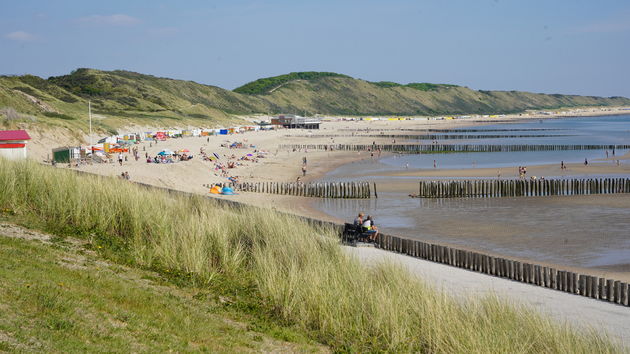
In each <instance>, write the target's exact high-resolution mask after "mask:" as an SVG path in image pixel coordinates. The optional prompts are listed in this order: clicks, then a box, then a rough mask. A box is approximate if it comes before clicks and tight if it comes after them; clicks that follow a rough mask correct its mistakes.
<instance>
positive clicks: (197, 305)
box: [0, 227, 325, 353]
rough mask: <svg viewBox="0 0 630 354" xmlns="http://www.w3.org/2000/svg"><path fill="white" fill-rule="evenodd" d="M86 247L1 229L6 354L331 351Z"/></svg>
mask: <svg viewBox="0 0 630 354" xmlns="http://www.w3.org/2000/svg"><path fill="white" fill-rule="evenodd" d="M24 231H25V232H27V233H31V231H29V230H24ZM27 237H28V234H27ZM73 241H75V240H73ZM82 246H83V243H78V242H65V241H64V240H60V239H56V238H55V239H51V240H50V242H39V241H31V240H27V239H18V238H15V235H13V237H11V236H8V237H5V233H4V229H3V228H2V227H0V279H2V281H1V282H0V313H1V315H0V352H4V351H7V352H31V351H37V352H47V353H50V352H60V353H76V352H88V353H95V352H98V353H104V352H107V353H127V352H136V353H137V352H151V353H162V352H168V351H175V352H186V351H199V352H213V353H216V352H222V353H225V352H239V353H242V352H252V351H255V352H261V351H276V352H286V351H304V352H315V351H318V350H325V348H321V346H318V345H314V344H311V343H309V341H308V340H307V339H305V338H303V337H302V338H300V336H299V334H296V333H295V332H291V331H290V330H289V331H285V332H284V333H281V334H283V336H278V335H274V334H275V333H273V330H274V329H273V328H271V329H272V331H270V330H268V328H261V326H258V325H257V324H256V322H255V321H252V320H251V318H248V317H247V316H244V317H243V318H239V317H238V316H233V313H232V311H231V307H233V303H232V301H234V302H237V301H238V299H234V298H231V299H230V300H231V301H229V302H227V301H226V300H223V301H221V300H222V299H224V298H223V297H222V296H220V295H218V294H216V293H214V292H213V291H208V290H204V289H199V288H195V287H183V286H174V285H172V284H169V282H168V281H167V280H166V279H164V278H163V277H162V276H160V275H159V274H156V273H155V272H152V271H148V270H141V269H137V268H133V267H125V266H120V265H118V264H116V263H111V262H105V261H103V259H102V257H98V255H96V254H95V253H94V252H91V251H88V250H86V249H85V248H84V247H82ZM258 329H262V332H259V331H258ZM280 330H282V329H280ZM269 332H271V333H269ZM270 334H271V335H270ZM279 337H289V338H290V339H292V340H291V341H290V342H287V341H285V340H282V339H281V340H278V339H279Z"/></svg>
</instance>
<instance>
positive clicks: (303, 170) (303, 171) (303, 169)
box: [302, 166, 306, 176]
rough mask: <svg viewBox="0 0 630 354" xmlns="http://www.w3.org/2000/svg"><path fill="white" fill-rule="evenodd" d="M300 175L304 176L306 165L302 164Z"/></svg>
mask: <svg viewBox="0 0 630 354" xmlns="http://www.w3.org/2000/svg"><path fill="white" fill-rule="evenodd" d="M302 176H306V166H302Z"/></svg>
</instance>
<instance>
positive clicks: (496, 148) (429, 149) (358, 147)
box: [279, 144, 630, 153]
mask: <svg viewBox="0 0 630 354" xmlns="http://www.w3.org/2000/svg"><path fill="white" fill-rule="evenodd" d="M279 148H280V149H289V150H291V149H294V150H304V149H308V150H329V149H334V150H342V151H367V150H382V151H395V152H405V153H448V152H509V151H560V150H611V151H614V150H628V149H630V145H530V144H514V145H509V144H508V145H467V144H282V145H280V146H279Z"/></svg>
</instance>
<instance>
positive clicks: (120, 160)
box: [118, 152, 123, 166]
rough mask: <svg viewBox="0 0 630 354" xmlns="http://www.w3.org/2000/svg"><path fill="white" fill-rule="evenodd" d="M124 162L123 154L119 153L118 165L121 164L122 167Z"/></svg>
mask: <svg viewBox="0 0 630 354" xmlns="http://www.w3.org/2000/svg"><path fill="white" fill-rule="evenodd" d="M122 162H123V154H122V152H119V153H118V163H119V164H120V166H122Z"/></svg>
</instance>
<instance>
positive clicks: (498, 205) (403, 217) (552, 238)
mask: <svg viewBox="0 0 630 354" xmlns="http://www.w3.org/2000/svg"><path fill="white" fill-rule="evenodd" d="M316 203H317V204H316V205H317V207H318V209H321V210H324V211H326V212H327V213H328V214H330V215H334V216H336V217H339V218H342V219H345V220H352V219H353V218H354V217H355V216H356V213H357V211H365V212H367V213H368V214H372V215H373V216H374V217H375V221H376V224H377V225H379V226H380V227H381V229H382V230H385V232H386V233H391V234H397V235H405V236H408V237H412V238H417V239H422V240H428V241H436V242H445V243H451V244H456V245H462V246H465V247H470V248H473V249H478V250H482V251H489V252H497V253H500V254H504V255H506V256H512V257H521V258H527V259H535V260H538V261H543V262H550V263H556V264H562V265H566V266H577V267H599V266H612V265H616V264H624V263H628V262H629V261H630V195H605V196H604V195H599V196H575V197H561V196H558V197H543V198H541V197H539V198H535V197H534V198H528V197H519V198H478V199H467V198H452V199H419V198H409V197H408V196H406V195H405V194H403V193H380V194H379V198H378V199H370V200H342V199H320V200H317V202H316Z"/></svg>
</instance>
